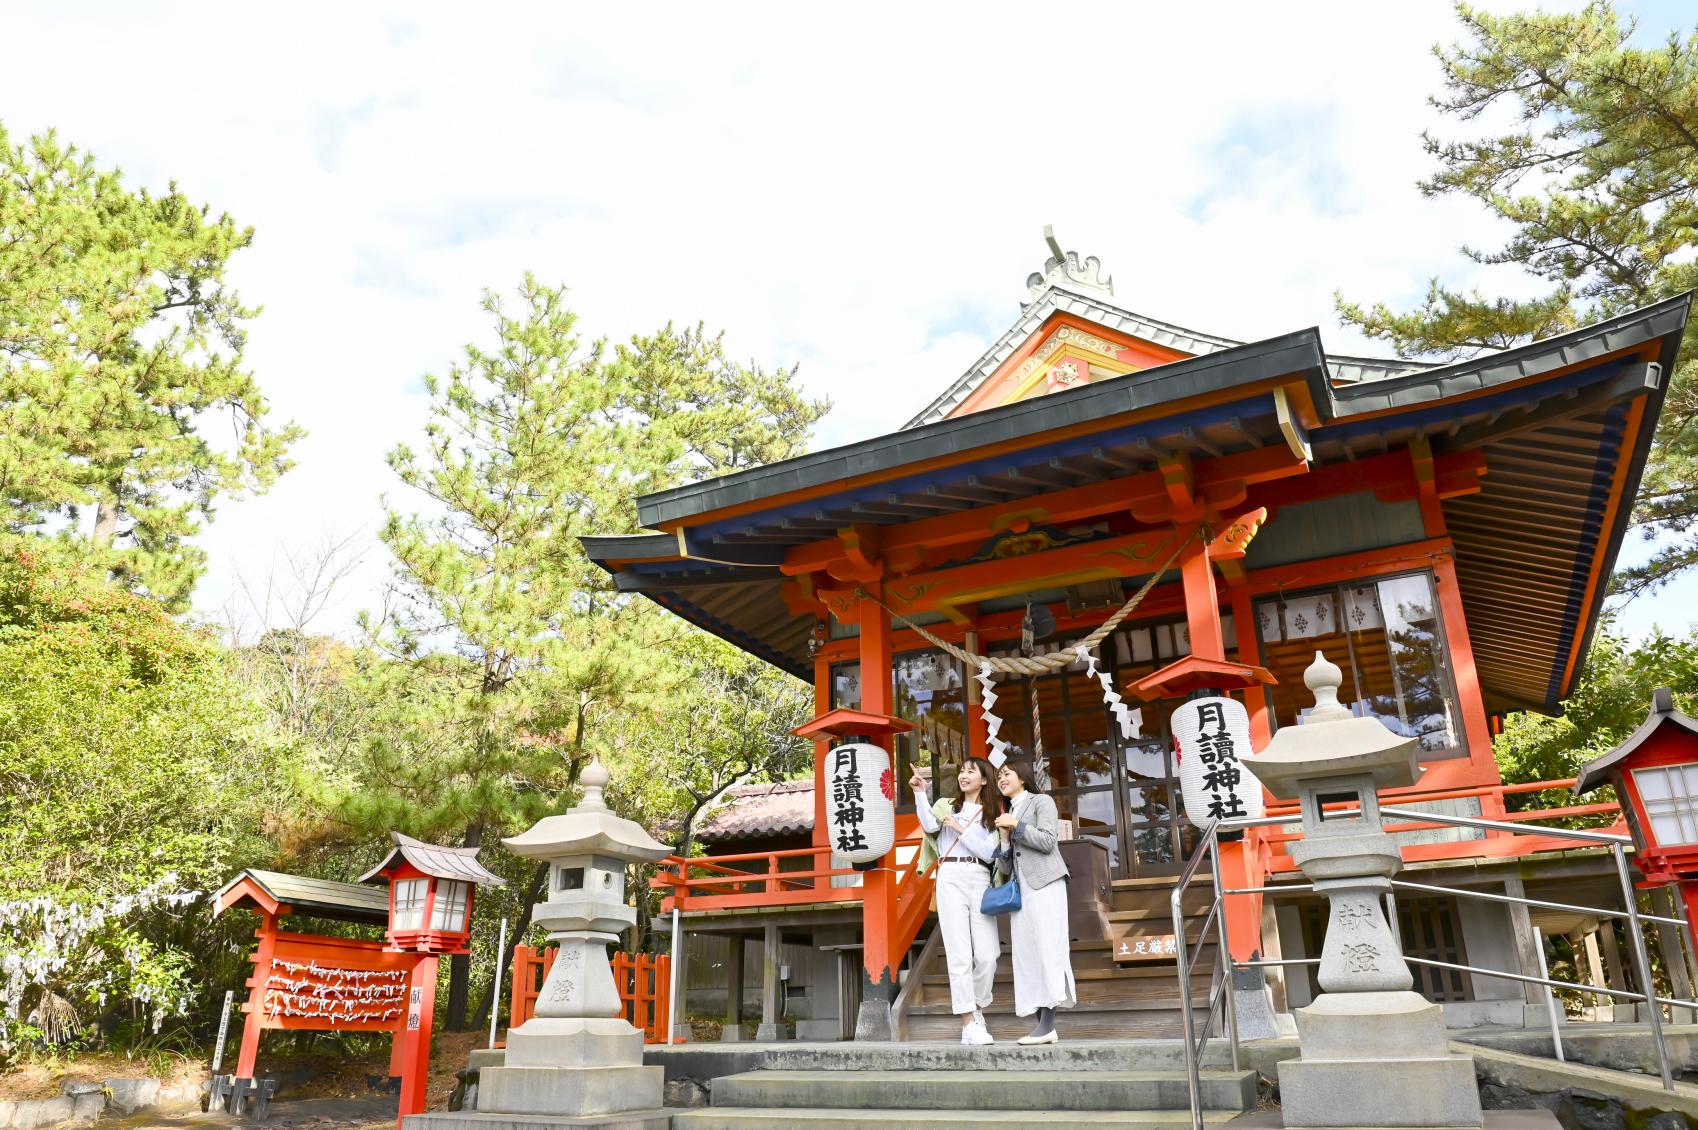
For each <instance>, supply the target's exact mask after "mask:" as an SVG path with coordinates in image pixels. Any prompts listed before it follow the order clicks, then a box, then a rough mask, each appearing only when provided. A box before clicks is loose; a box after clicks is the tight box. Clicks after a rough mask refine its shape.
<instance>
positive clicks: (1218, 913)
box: [1168, 807, 1698, 1130]
mask: <svg viewBox="0 0 1698 1130" xmlns="http://www.w3.org/2000/svg"><path fill="white" fill-rule="evenodd" d="M1346 811H1348V809H1346ZM1380 813H1381V815H1382V816H1395V817H1403V818H1406V819H1418V820H1420V821H1422V822H1425V823H1431V824H1450V825H1455V826H1457V827H1464V828H1478V829H1482V830H1485V831H1500V832H1507V833H1509V834H1511V835H1534V834H1536V835H1541V836H1550V837H1553V838H1557V839H1569V840H1577V841H1585V842H1589V843H1593V844H1597V845H1600V846H1605V847H1608V848H1609V851H1610V855H1611V858H1612V860H1613V862H1614V864H1615V872H1616V879H1617V881H1618V883H1619V884H1620V887H1621V892H1622V903H1623V906H1624V907H1625V909H1624V910H1609V909H1605V908H1602V907H1588V906H1579V905H1576V904H1572V903H1560V902H1552V901H1549V900H1545V899H1531V898H1527V897H1525V896H1516V895H1507V894H1506V895H1500V894H1494V893H1492V892H1489V891H1479V890H1474V889H1472V888H1469V887H1444V886H1438V885H1436V884H1429V883H1416V882H1411V881H1409V880H1404V879H1393V880H1392V882H1391V885H1392V886H1393V887H1401V888H1404V889H1406V890H1414V891H1422V892H1425V893H1429V894H1444V895H1452V896H1459V897H1463V898H1478V899H1483V900H1486V901H1489V902H1496V903H1508V904H1514V905H1520V906H1527V907H1536V908H1539V909H1543V910H1563V911H1570V912H1578V913H1582V914H1590V915H1596V916H1597V917H1600V918H1623V919H1626V920H1627V931H1626V933H1627V935H1628V939H1629V942H1630V943H1631V948H1632V954H1633V968H1634V973H1635V974H1636V976H1637V977H1638V980H1639V984H1640V985H1641V986H1643V988H1644V991H1643V992H1634V991H1631V990H1627V989H1615V988H1611V987H1609V986H1605V985H1594V984H1592V983H1590V982H1584V981H1582V982H1574V981H1556V980H1553V979H1551V978H1550V977H1549V976H1548V975H1547V976H1542V977H1533V976H1529V975H1527V974H1524V973H1509V972H1506V971H1504V970H1501V969H1487V968H1484V967H1481V966H1477V965H1463V964H1458V963H1455V962H1448V961H1437V960H1434V959H1431V958H1423V957H1411V956H1409V955H1408V954H1404V955H1403V957H1404V960H1405V961H1407V962H1409V963H1410V964H1412V965H1422V966H1430V967H1433V968H1437V969H1449V970H1454V971H1457V972H1463V973H1470V974H1475V975H1478V976H1481V977H1488V978H1490V977H1495V978H1498V979H1500V980H1505V981H1515V982H1520V983H1523V984H1531V985H1541V986H1544V987H1545V989H1546V998H1547V1000H1546V1007H1547V1012H1548V1014H1549V1016H1550V1022H1551V1039H1552V1042H1553V1044H1554V1047H1555V1051H1556V1056H1557V1058H1558V1059H1559V1060H1561V1059H1563V1051H1562V1035H1561V1032H1560V1031H1559V1027H1558V1019H1559V1018H1558V1015H1557V1009H1556V1007H1555V1004H1554V1000H1553V999H1552V998H1551V996H1550V992H1549V990H1551V989H1574V990H1578V991H1580V992H1590V993H1595V994H1597V995H1600V996H1607V997H1610V998H1611V999H1615V1000H1626V1001H1633V1002H1644V1003H1645V1004H1646V1005H1647V1008H1646V1014H1647V1016H1646V1019H1647V1022H1648V1023H1649V1026H1650V1029H1651V1042H1652V1043H1653V1044H1654V1045H1655V1047H1656V1050H1657V1066H1658V1069H1659V1073H1660V1075H1661V1077H1662V1083H1663V1088H1664V1089H1665V1090H1668V1091H1673V1090H1674V1075H1673V1071H1672V1069H1671V1067H1670V1064H1669V1057H1668V1048H1667V1046H1666V1045H1665V1044H1664V1042H1663V1025H1662V1009H1661V1006H1662V1005H1668V1006H1670V1007H1671V1008H1695V1009H1698V1001H1688V1000H1681V999H1678V998H1670V997H1661V996H1657V995H1656V988H1655V986H1656V982H1655V981H1654V980H1653V979H1652V974H1651V961H1650V957H1649V955H1648V953H1647V951H1646V948H1645V936H1644V932H1643V930H1642V929H1641V926H1642V924H1643V923H1645V922H1657V923H1663V924H1667V925H1671V926H1686V925H1687V919H1685V918H1671V917H1667V916H1663V915H1657V914H1644V913H1641V912H1640V910H1639V904H1638V897H1637V892H1636V889H1635V887H1634V885H1633V881H1632V876H1631V875H1630V874H1629V873H1628V869H1627V856H1626V852H1625V850H1624V849H1625V848H1627V847H1629V846H1631V845H1632V840H1630V839H1629V838H1628V837H1626V836H1620V835H1615V834H1613V833H1610V832H1603V831H1588V830H1584V829H1576V828H1556V827H1549V826H1546V825H1542V824H1533V823H1529V822H1525V821H1515V822H1511V821H1502V820H1487V819H1484V818H1481V817H1474V816H1450V815H1445V814H1441V813H1434V812H1416V811H1413V810H1410V809H1402V808H1395V807H1386V808H1381V809H1380ZM1292 822H1293V821H1292V818H1291V816H1278V817H1269V816H1263V817H1259V818H1256V819H1244V820H1226V821H1221V820H1215V821H1211V822H1210V823H1209V824H1208V826H1207V827H1205V828H1204V829H1203V833H1202V836H1201V838H1200V840H1199V842H1198V844H1197V849H1196V851H1194V852H1193V853H1192V855H1191V858H1190V860H1189V861H1188V862H1187V863H1186V865H1185V867H1184V869H1183V870H1182V871H1181V872H1180V875H1179V878H1178V879H1177V880H1176V881H1175V883H1174V887H1173V893H1172V894H1171V895H1170V896H1169V899H1168V907H1169V910H1170V911H1171V912H1172V915H1173V935H1174V946H1175V949H1176V951H1177V952H1176V955H1175V956H1176V957H1177V958H1178V963H1177V964H1178V971H1179V995H1180V1001H1181V1009H1180V1017H1181V1026H1182V1029H1183V1032H1184V1045H1185V1070H1186V1084H1187V1086H1188V1088H1189V1090H1190V1099H1191V1126H1192V1130H1203V1109H1202V1082H1201V1074H1200V1072H1201V1067H1202V1062H1203V1057H1204V1055H1205V1053H1206V1052H1207V1050H1208V1042H1209V1038H1210V1030H1211V1029H1212V1028H1213V1026H1214V1015H1215V1004H1216V1002H1217V1000H1218V999H1220V998H1221V997H1222V996H1223V993H1222V992H1221V991H1220V990H1215V991H1211V992H1210V994H1209V1001H1208V1009H1207V1012H1206V1013H1205V1019H1204V1023H1203V1029H1202V1032H1201V1033H1200V1034H1199V1033H1198V1032H1197V1030H1196V1029H1197V1024H1196V1019H1195V1017H1193V1015H1192V1011H1191V973H1192V967H1193V966H1194V964H1195V962H1196V958H1197V957H1198V956H1201V953H1202V948H1203V946H1204V945H1205V944H1206V942H1207V936H1208V931H1209V929H1210V927H1211V926H1213V925H1214V924H1216V923H1217V922H1218V924H1219V930H1218V936H1217V939H1216V941H1215V946H1216V952H1217V953H1218V954H1220V955H1221V964H1220V965H1219V966H1217V968H1218V969H1220V970H1222V971H1223V972H1224V976H1223V978H1222V981H1221V985H1222V986H1223V987H1224V1000H1225V1005H1226V1007H1225V1008H1224V1009H1223V1013H1224V1015H1223V1020H1224V1021H1225V1024H1224V1027H1225V1029H1226V1035H1227V1038H1228V1041H1229V1042H1230V1044H1231V1047H1232V1067H1233V1070H1234V1071H1236V1070H1239V1048H1238V1012H1237V1008H1236V1006H1235V1002H1234V1000H1233V993H1232V988H1231V986H1232V974H1233V973H1234V972H1235V971H1236V970H1239V969H1263V968H1278V967H1284V966H1314V965H1319V964H1320V959H1319V958H1284V959H1280V958H1274V959H1265V958H1264V959H1255V960H1246V961H1235V960H1233V957H1232V948H1231V943H1230V939H1229V937H1228V932H1227V931H1228V926H1227V915H1226V907H1225V901H1226V897H1227V896H1228V895H1248V894H1260V895H1270V896H1278V895H1288V894H1299V893H1303V892H1307V891H1313V890H1314V885H1313V884H1312V883H1280V884H1264V885H1262V886H1256V887H1239V888H1231V889H1228V888H1226V887H1224V886H1223V885H1222V883H1221V874H1220V835H1221V833H1222V832H1230V831H1243V830H1248V829H1250V828H1265V827H1269V826H1272V825H1276V824H1278V825H1287V824H1290V823H1292ZM1205 861H1206V862H1208V863H1209V865H1210V873H1211V875H1212V877H1213V879H1214V892H1215V894H1214V899H1213V901H1212V902H1211V903H1210V904H1209V909H1208V912H1207V913H1206V914H1205V915H1204V917H1203V928H1202V929H1201V930H1200V931H1198V934H1197V938H1196V940H1195V942H1194V943H1192V944H1194V945H1195V947H1196V953H1195V954H1188V952H1187V950H1188V944H1187V942H1186V939H1185V908H1184V902H1185V895H1186V893H1187V892H1188V890H1189V889H1190V887H1191V884H1192V883H1193V882H1195V881H1196V879H1197V876H1198V874H1199V873H1200V872H1201V870H1202V867H1203V864H1204V862H1205ZM1386 898H1387V900H1388V901H1390V900H1391V898H1392V896H1391V894H1390V893H1388V894H1387V896H1386ZM1398 942H1399V946H1398V948H1399V949H1400V950H1401V949H1402V948H1403V947H1402V944H1401V943H1402V940H1401V938H1399V939H1398ZM1539 945H1540V947H1541V949H1540V966H1541V972H1544V973H1546V974H1548V972H1549V970H1548V969H1545V968H1544V955H1543V945H1544V941H1543V937H1542V936H1540V937H1539Z"/></svg>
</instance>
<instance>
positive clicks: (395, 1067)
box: [212, 832, 503, 1118]
mask: <svg viewBox="0 0 1698 1130" xmlns="http://www.w3.org/2000/svg"><path fill="white" fill-rule="evenodd" d="M391 839H392V840H393V842H394V844H395V847H394V850H393V851H391V852H390V854H389V856H388V857H387V858H386V859H385V860H384V861H383V862H382V863H380V864H379V865H378V866H377V867H375V868H373V869H372V870H371V871H370V872H368V873H367V874H366V875H365V876H364V877H363V878H362V880H361V882H360V883H343V882H337V881H334V880H329V879H315V878H311V877H309V876H305V875H288V874H284V873H282V872H277V871H261V870H257V869H252V868H250V869H248V870H245V871H243V872H241V873H240V874H238V875H237V876H236V877H235V878H233V879H231V880H230V881H229V882H228V883H226V884H225V885H224V887H223V888H222V889H221V890H220V891H219V892H218V896H217V899H216V902H215V904H214V908H213V916H214V917H216V916H218V915H219V914H222V913H224V912H225V911H226V910H229V909H231V908H232V907H239V908H241V909H243V910H251V911H253V912H254V913H256V914H258V915H259V916H260V926H259V929H257V930H255V931H254V937H255V938H256V939H257V940H258V944H257V945H256V946H255V947H254V952H253V954H252V955H251V956H250V957H249V960H250V961H252V962H253V963H254V971H253V975H252V976H251V977H249V978H248V981H247V987H248V999H247V1002H246V1003H245V1004H243V1006H242V1011H243V1012H245V1013H246V1014H247V1018H246V1020H245V1022H244V1024H243V1026H242V1043H241V1051H240V1052H239V1054H238V1057H237V1061H236V1070H235V1073H234V1074H233V1075H226V1076H220V1077H218V1078H217V1079H214V1080H213V1084H212V1102H213V1105H214V1106H226V1105H227V1107H228V1109H229V1110H230V1111H231V1112H232V1113H240V1112H241V1111H242V1110H243V1109H244V1108H245V1107H246V1108H248V1109H251V1110H252V1111H253V1113H254V1114H255V1115H256V1116H257V1117H260V1118H263V1117H264V1113H265V1108H266V1106H267V1105H268V1104H269V1103H270V1099H271V1094H272V1092H273V1090H275V1086H276V1081H275V1080H272V1079H262V1078H259V1077H257V1076H256V1075H255V1069H256V1066H257V1063H258V1058H259V1041H260V1036H261V1034H262V1033H264V1032H266V1031H269V1030H275V1029H289V1030H307V1031H333V1032H393V1033H394V1035H395V1040H394V1042H393V1044H392V1045H391V1048H390V1055H389V1074H390V1075H391V1076H399V1077H400V1079H401V1099H400V1112H399V1117H405V1116H406V1115H408V1114H417V1113H420V1112H422V1111H423V1110H424V1104H425V1085H426V1082H427V1081H428V1078H429V1065H430V1034H431V1022H432V1015H433V1012H434V1009H435V1003H436V972H437V959H438V958H439V957H440V956H441V955H442V954H445V953H446V954H456V953H466V952H467V949H466V944H467V942H468V940H469V939H470V937H471V924H472V894H473V891H472V888H474V887H475V886H477V885H480V884H488V885H491V886H500V885H501V884H502V883H503V880H502V879H501V878H500V877H499V876H497V875H495V874H493V873H491V872H490V871H488V870H486V869H485V868H484V867H483V866H482V865H481V864H479V863H478V861H477V858H476V856H477V849H476V848H448V847H438V846H436V845H434V844H426V843H422V842H420V841H418V840H415V839H412V838H411V837H408V836H403V835H401V834H400V833H399V832H395V833H391ZM385 881H387V882H388V883H389V885H390V891H389V892H388V893H387V894H385V893H383V892H380V891H376V890H373V889H372V888H371V887H370V886H369V885H363V884H370V883H373V882H385ZM292 914H300V915H304V916H307V917H313V918H324V919H330V920H332V921H337V922H351V923H357V924H361V925H367V926H383V927H384V928H385V935H386V938H385V940H384V941H377V940H373V939H362V938H340V937H331V936H328V935H324V934H307V933H297V932H295V931H290V930H283V929H280V928H279V926H278V923H279V921H280V920H281V919H283V918H285V917H288V916H289V915H292Z"/></svg>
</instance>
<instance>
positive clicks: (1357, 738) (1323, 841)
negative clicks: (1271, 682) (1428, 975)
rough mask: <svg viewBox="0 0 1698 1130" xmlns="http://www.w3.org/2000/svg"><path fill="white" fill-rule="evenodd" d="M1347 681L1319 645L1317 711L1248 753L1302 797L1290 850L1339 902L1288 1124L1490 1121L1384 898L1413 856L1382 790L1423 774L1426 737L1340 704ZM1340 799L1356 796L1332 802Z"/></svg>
mask: <svg viewBox="0 0 1698 1130" xmlns="http://www.w3.org/2000/svg"><path fill="white" fill-rule="evenodd" d="M1342 681H1343V673H1342V672H1341V671H1340V670H1339V669H1338V668H1337V667H1336V666H1334V665H1333V664H1332V663H1329V662H1328V661H1327V659H1326V657H1325V656H1324V655H1322V654H1321V653H1320V652H1318V651H1317V652H1316V653H1315V662H1314V664H1313V665H1311V666H1310V668H1309V669H1308V671H1306V672H1305V673H1304V675H1303V682H1304V683H1305V684H1306V685H1307V686H1308V688H1309V690H1310V691H1311V692H1313V693H1314V696H1315V707H1314V709H1313V710H1311V711H1310V712H1309V714H1308V716H1307V717H1306V718H1304V719H1303V724H1302V725H1300V726H1287V727H1285V728H1283V729H1281V730H1280V731H1279V732H1278V733H1276V734H1275V735H1274V737H1273V740H1272V741H1271V742H1269V743H1268V745H1267V748H1266V749H1264V750H1263V751H1262V753H1261V754H1260V756H1257V757H1252V758H1249V759H1248V760H1247V762H1246V767H1247V768H1248V769H1249V770H1250V771H1251V772H1252V773H1254V774H1255V775H1256V778H1257V780H1259V781H1261V782H1262V784H1263V786H1265V787H1266V788H1267V790H1268V791H1269V792H1271V793H1273V794H1274V795H1275V796H1277V797H1280V798H1283V799H1287V800H1289V799H1293V798H1295V799H1297V800H1298V801H1299V803H1300V804H1301V805H1302V815H1303V839H1302V840H1300V841H1297V842H1295V843H1293V844H1292V845H1291V857H1292V859H1293V860H1295V861H1296V863H1297V865H1298V866H1299V867H1301V868H1302V869H1303V874H1304V875H1306V876H1308V878H1309V879H1310V881H1311V882H1312V883H1313V884H1314V887H1315V890H1316V891H1318V892H1319V893H1321V894H1324V895H1325V896H1326V897H1327V900H1328V902H1329V903H1330V904H1331V906H1330V910H1329V913H1328V916H1327V933H1326V942H1325V944H1324V945H1323V946H1322V949H1321V969H1320V978H1319V979H1320V983H1321V989H1322V990H1323V991H1322V993H1321V995H1320V996H1318V997H1316V998H1315V1000H1314V1002H1313V1003H1311V1004H1310V1005H1308V1006H1307V1007H1306V1008H1299V1009H1297V1035H1298V1043H1299V1045H1300V1047H1301V1050H1302V1055H1301V1058H1299V1059H1295V1060H1287V1061H1285V1062H1284V1063H1281V1064H1280V1065H1279V1089H1280V1102H1281V1107H1282V1113H1283V1117H1284V1122H1285V1125H1286V1126H1287V1127H1310V1126H1316V1127H1318V1126H1330V1127H1336V1126H1410V1127H1414V1126H1451V1127H1461V1126H1481V1125H1483V1124H1484V1119H1483V1118H1482V1115H1481V1110H1480V1097H1479V1093H1478V1091H1477V1090H1476V1089H1475V1082H1474V1063H1473V1060H1472V1059H1471V1058H1470V1057H1468V1056H1466V1055H1453V1054H1451V1052H1450V1043H1449V1039H1448V1037H1447V1036H1446V1034H1445V1026H1444V1012H1443V1010H1442V1009H1440V1007H1439V1006H1438V1005H1436V1004H1433V1003H1432V1002H1430V1001H1428V1000H1427V999H1425V998H1424V997H1422V996H1421V995H1420V994H1419V993H1416V992H1413V991H1411V986H1412V985H1413V984H1414V979H1413V977H1411V975H1410V973H1409V965H1408V963H1407V962H1405V961H1404V960H1403V954H1402V952H1401V950H1400V949H1399V947H1398V945H1397V942H1396V941H1395V940H1394V939H1393V937H1392V934H1391V930H1390V929H1389V927H1388V926H1387V924H1386V919H1385V913H1384V910H1383V909H1382V903H1381V899H1382V896H1383V895H1384V894H1385V893H1386V892H1387V891H1389V890H1390V889H1391V877H1392V876H1393V875H1394V874H1396V873H1397V871H1398V870H1399V869H1400V868H1401V867H1402V866H1403V859H1402V856H1401V855H1400V854H1399V851H1398V846H1397V841H1396V840H1394V839H1393V838H1392V837H1391V836H1390V835H1389V834H1387V833H1386V832H1385V831H1384V830H1383V829H1382V827H1381V824H1380V808H1379V799H1378V795H1377V793H1378V790H1380V789H1386V788H1397V787H1400V786H1407V785H1412V784H1414V783H1415V782H1416V780H1418V779H1419V778H1420V775H1421V772H1422V770H1421V767H1420V765H1419V764H1418V763H1417V760H1416V758H1417V756H1418V751H1417V744H1418V743H1417V741H1416V739H1414V738H1402V737H1399V736H1397V735H1396V734H1394V733H1392V732H1391V731H1390V730H1389V729H1387V728H1386V726H1385V725H1384V724H1383V723H1381V722H1380V721H1379V720H1378V719H1374V718H1358V717H1355V716H1353V715H1352V714H1351V713H1350V711H1349V710H1348V709H1347V708H1345V707H1343V706H1341V705H1339V702H1338V688H1339V685H1340V683H1341V682H1342ZM1341 804H1353V805H1355V806H1356V807H1355V808H1354V809H1352V810H1349V811H1336V810H1335V811H1333V812H1328V811H1327V810H1326V808H1327V806H1328V805H1341Z"/></svg>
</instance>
